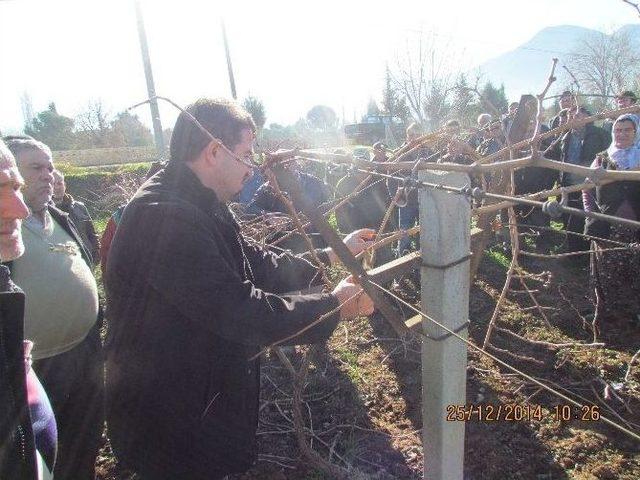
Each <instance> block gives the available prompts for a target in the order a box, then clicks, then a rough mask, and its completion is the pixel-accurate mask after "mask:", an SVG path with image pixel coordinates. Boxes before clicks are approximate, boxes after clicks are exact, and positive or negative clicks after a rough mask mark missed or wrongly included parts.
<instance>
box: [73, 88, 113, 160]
mask: <svg viewBox="0 0 640 480" xmlns="http://www.w3.org/2000/svg"><path fill="white" fill-rule="evenodd" d="M109 117H110V114H109V112H108V111H107V109H106V108H105V106H104V105H103V104H102V100H94V101H91V102H89V104H88V105H87V107H86V110H84V111H83V112H81V113H80V114H78V116H77V117H76V132H77V137H78V142H79V144H80V145H78V146H80V147H81V148H95V147H107V146H110V141H111V138H110V137H111V133H112V129H111V122H110V121H109Z"/></svg>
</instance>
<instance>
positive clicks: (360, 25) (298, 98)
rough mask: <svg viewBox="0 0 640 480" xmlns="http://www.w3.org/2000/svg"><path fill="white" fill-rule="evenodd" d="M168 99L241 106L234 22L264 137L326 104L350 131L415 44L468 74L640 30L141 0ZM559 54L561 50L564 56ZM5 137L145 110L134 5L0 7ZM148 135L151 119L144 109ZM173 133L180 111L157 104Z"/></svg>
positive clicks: (485, 9)
mask: <svg viewBox="0 0 640 480" xmlns="http://www.w3.org/2000/svg"><path fill="white" fill-rule="evenodd" d="M141 5H142V9H143V13H144V21H145V26H146V30H147V38H148V45H149V52H150V55H151V62H152V66H153V75H154V80H155V88H156V92H157V94H158V95H163V96H166V97H169V98H171V99H172V100H174V101H175V102H177V103H178V104H181V105H186V104H188V103H190V102H191V101H193V100H195V99H196V98H198V97H201V96H208V97H231V90H230V87H229V80H228V75H227V66H226V60H225V54H224V48H223V43H222V33H221V20H222V19H224V22H225V25H226V30H227V36H228V40H229V47H230V52H231V57H232V63H233V69H234V74H235V80H236V87H237V93H238V99H239V100H242V99H243V98H245V97H246V96H247V95H253V96H256V97H258V98H259V99H260V100H261V101H262V102H263V104H264V106H265V109H266V114H267V125H268V124H270V123H272V122H276V123H280V124H290V123H294V122H295V121H296V120H297V119H299V118H301V117H304V116H305V115H306V112H307V111H308V110H309V109H310V108H311V107H313V106H314V105H317V104H325V105H328V106H330V107H332V108H333V109H334V110H335V111H336V113H337V115H338V116H339V117H341V118H344V119H345V120H346V121H347V122H350V121H352V120H354V118H359V117H360V116H361V115H362V114H363V113H365V110H366V105H367V103H368V101H369V100H370V99H371V98H374V99H376V100H379V99H380V97H381V92H382V88H383V85H384V78H385V69H386V66H387V65H389V67H391V68H395V67H396V66H397V64H398V61H399V59H400V61H402V59H405V58H406V55H407V53H406V52H407V50H409V51H414V50H415V46H416V45H417V41H418V39H419V38H420V37H421V36H423V38H428V39H429V40H428V41H427V42H426V43H425V45H428V46H432V47H433V48H435V49H436V50H438V51H444V52H447V58H448V60H449V61H450V64H451V68H457V69H460V70H462V71H464V70H468V69H472V68H473V67H474V66H476V65H479V64H481V63H482V62H484V61H486V60H488V59H490V58H493V57H495V56H498V55H500V54H502V53H505V52H507V51H510V50H513V49H514V48H516V47H517V46H518V45H520V44H522V43H524V42H526V41H527V40H529V39H530V38H531V37H533V36H534V35H535V34H536V33H537V32H538V31H539V30H541V29H542V28H545V27H548V26H554V25H578V26H583V27H588V28H595V29H599V30H610V29H612V28H615V27H617V26H621V25H624V24H628V23H634V22H638V20H639V18H638V14H637V13H636V12H635V11H634V10H633V9H632V8H631V7H630V6H628V5H626V4H625V3H623V2H622V0H527V1H525V0H484V1H482V2H480V1H467V0H458V1H446V0H443V1H438V2H434V1H429V0H406V1H405V0H396V1H394V2H379V3H378V2H371V1H360V0H323V1H321V2H308V1H300V0H298V1H288V0H287V1H284V0H283V1H278V0H271V1H268V2H267V1H261V2H249V1H243V0H234V1H226V2H224V1H212V0H210V1H204V0H180V1H164V0H141ZM558 48H559V49H560V50H561V49H562V46H559V47H558ZM0 59H1V61H2V63H1V64H0V129H1V130H2V131H3V132H12V131H14V132H15V131H18V130H20V129H21V126H22V124H23V115H22V108H21V102H20V98H21V96H23V95H24V94H25V93H26V94H28V96H29V97H30V98H31V100H32V103H33V108H34V110H35V111H36V112H38V111H41V110H43V109H45V108H46V107H47V105H48V104H49V102H52V101H53V102H55V103H56V105H57V108H58V111H59V112H60V113H61V114H63V115H67V116H69V117H75V116H76V115H77V114H79V113H80V112H82V111H84V110H86V108H87V105H88V104H89V103H90V102H96V101H100V102H101V103H102V104H103V105H104V106H105V107H106V108H107V110H108V111H109V112H110V113H111V114H116V113H118V112H120V111H123V110H125V109H126V108H128V107H129V106H131V105H133V104H135V103H138V102H140V101H142V100H144V99H145V98H147V93H146V83H145V78H144V71H143V67H142V61H141V55H140V44H139V40H138V32H137V29H136V18H135V10H134V5H133V0H109V1H98V0H82V1H80V0H0ZM135 113H137V114H138V115H139V116H140V117H141V119H142V120H143V121H144V122H145V123H147V124H150V116H149V114H148V107H140V108H138V109H136V110H135ZM160 115H161V119H162V122H163V127H164V128H166V127H170V126H172V125H173V122H174V121H175V118H176V116H177V115H176V110H175V109H174V108H173V107H171V106H168V105H166V104H165V105H161V108H160Z"/></svg>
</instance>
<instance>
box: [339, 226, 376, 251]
mask: <svg viewBox="0 0 640 480" xmlns="http://www.w3.org/2000/svg"><path fill="white" fill-rule="evenodd" d="M375 237H376V232H375V230H372V229H370V228H361V229H360V230H354V231H353V232H351V233H350V234H349V235H347V236H346V237H344V240H343V241H344V244H345V245H346V246H347V248H348V249H349V251H350V252H351V253H352V254H354V255H357V254H359V253H360V252H362V251H363V250H366V249H367V248H369V247H370V246H371V245H373V239H374V238H375Z"/></svg>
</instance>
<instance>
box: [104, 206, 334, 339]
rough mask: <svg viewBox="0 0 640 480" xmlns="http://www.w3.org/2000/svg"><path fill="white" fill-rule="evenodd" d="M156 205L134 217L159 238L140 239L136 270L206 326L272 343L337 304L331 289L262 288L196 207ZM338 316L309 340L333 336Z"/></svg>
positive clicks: (256, 270) (222, 333)
mask: <svg viewBox="0 0 640 480" xmlns="http://www.w3.org/2000/svg"><path fill="white" fill-rule="evenodd" d="M151 209H154V210H155V212H153V213H152V212H151V211H150V209H145V212H144V214H140V215H136V216H135V217H137V218H131V220H132V221H136V222H137V223H138V228H139V229H140V230H139V231H144V232H145V238H146V239H147V240H148V239H149V238H155V239H157V241H156V242H155V244H153V245H152V244H147V250H146V251H144V250H143V248H141V247H144V246H143V243H144V239H136V240H137V241H139V242H141V243H140V244H139V245H138V246H137V247H138V248H135V249H134V250H133V251H136V252H139V253H141V254H142V255H144V258H143V259H141V260H142V261H141V263H140V264H139V265H138V266H137V268H136V270H138V271H139V274H140V275H142V276H144V277H146V278H147V281H148V283H149V284H150V286H151V287H152V288H153V289H154V290H156V291H157V292H158V293H159V294H160V295H161V296H162V297H163V298H164V299H165V300H166V301H167V302H168V303H170V304H171V305H173V306H174V307H175V308H177V309H178V310H179V311H180V312H181V313H182V314H183V315H184V316H186V317H188V318H189V319H190V320H191V321H193V322H195V323H197V324H198V325H200V326H201V327H203V328H204V329H206V330H210V331H211V332H212V333H214V334H216V335H219V336H221V337H223V338H227V339H228V340H231V341H234V342H238V343H242V344H247V345H268V344H270V343H273V342H275V341H277V340H280V339H282V338H285V337H287V336H290V335H292V334H295V333H297V332H299V331H300V330H302V329H303V328H305V327H306V326H307V325H309V324H310V323H311V322H313V321H314V320H316V319H318V318H319V317H320V316H321V315H323V314H325V313H327V312H329V311H330V310H332V309H334V308H336V307H337V306H338V299H337V297H336V296H335V295H332V294H314V295H292V296H278V295H275V294H273V293H271V292H268V291H265V290H263V289H260V288H258V287H257V286H256V282H252V281H249V280H245V279H243V278H241V276H240V275H239V274H238V272H237V271H236V268H235V267H234V266H233V265H230V264H229V263H227V260H226V259H225V256H224V255H223V254H222V253H221V248H222V246H221V245H218V244H217V241H216V239H215V237H214V236H213V235H212V232H211V230H209V229H207V228H205V227H204V226H203V223H202V222H200V221H198V218H197V217H196V216H194V214H193V212H190V211H181V210H179V209H175V208H174V209H166V208H162V207H160V206H154V207H151ZM120 228H122V227H120ZM125 228H126V227H125ZM123 233H124V232H123ZM245 253H246V252H245ZM251 268H252V269H253V276H257V277H261V276H263V275H264V272H262V271H261V267H258V266H256V265H252V266H251ZM309 268H310V269H312V267H309ZM115 269H116V271H117V269H118V266H117V265H115ZM111 270H112V267H111V266H110V271H111ZM134 273H137V272H134ZM247 275H248V276H251V274H250V273H249V272H247ZM338 319H339V315H338V314H337V313H336V314H334V315H332V316H331V317H330V318H328V319H327V320H325V321H324V322H321V323H320V324H319V325H317V326H315V327H313V328H312V329H311V330H309V331H307V332H306V334H305V341H306V342H313V341H318V340H321V339H324V338H326V337H328V336H329V335H330V334H331V332H332V331H333V329H334V328H335V325H336V324H337V322H338Z"/></svg>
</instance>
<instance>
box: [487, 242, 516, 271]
mask: <svg viewBox="0 0 640 480" xmlns="http://www.w3.org/2000/svg"><path fill="white" fill-rule="evenodd" d="M484 254H485V255H486V256H487V257H488V258H489V260H491V261H492V262H493V263H495V264H496V265H499V266H501V267H503V268H505V269H507V268H509V265H511V260H510V259H509V257H507V256H506V255H505V254H504V252H502V250H500V249H497V248H496V247H493V248H491V249H489V250H487V251H485V252H484Z"/></svg>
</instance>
